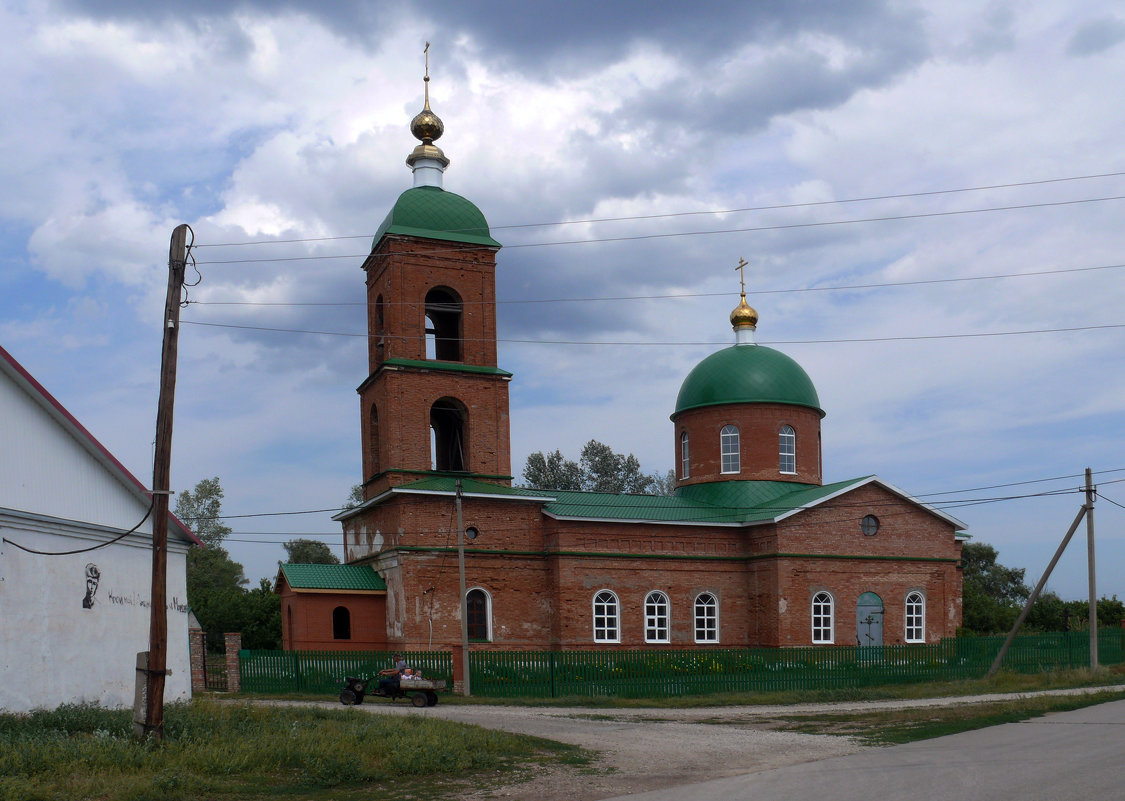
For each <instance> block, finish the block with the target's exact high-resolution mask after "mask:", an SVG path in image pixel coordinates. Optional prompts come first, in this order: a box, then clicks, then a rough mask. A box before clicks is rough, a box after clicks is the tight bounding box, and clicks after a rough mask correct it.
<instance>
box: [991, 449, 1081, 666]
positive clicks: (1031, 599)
mask: <svg viewBox="0 0 1125 801" xmlns="http://www.w3.org/2000/svg"><path fill="white" fill-rule="evenodd" d="M1091 476H1092V474H1091V472H1090V468H1088V467H1087V468H1086V489H1085V491H1086V502H1085V503H1083V504H1082V508H1081V509H1079V510H1078V515H1077V516H1076V517H1075V518H1074V522H1073V523H1071V524H1070V528H1069V529H1067V532H1066V536H1065V537H1063V541H1062V542H1061V543H1059V547H1058V550H1056V551H1055V555H1054V556H1053V557H1051V563H1050V564H1049V565H1047V569H1046V570H1044V571H1043V577H1042V578H1040V579H1039V583H1038V584H1036V585H1035V589H1034V590H1032V591H1031V595H1029V596H1028V598H1027V602H1026V603H1025V604H1024V605H1023V609H1021V610H1020V614H1019V617H1017V618H1016V622H1015V625H1014V626H1012V630H1011V631H1009V632H1008V637H1007V638H1006V639H1005V640H1004V644H1003V645H1002V646H1000V652H999V653H998V654H996V659H995V660H994V661H993V662H992V667H990V668H989V669H988V675H987V678H990V679H991V678H992V677H993V676H995V675H996V673H997V672H998V671H999V670H1000V665H1001V663H1003V661H1004V657H1005V656H1007V655H1008V649H1009V648H1011V646H1012V642H1013V641H1014V640H1015V639H1016V635H1017V634H1018V633H1019V630H1020V626H1022V625H1023V622H1024V621H1025V620H1027V616H1028V613H1030V612H1031V607H1033V606H1034V605H1035V602H1036V601H1037V600H1038V599H1039V593H1041V592H1042V591H1043V587H1045V586H1046V584H1047V579H1049V578H1050V577H1051V571H1052V570H1054V569H1055V565H1057V564H1058V563H1059V559H1060V558H1061V557H1062V555H1063V551H1065V550H1066V546H1067V545H1069V544H1070V538H1071V537H1073V536H1074V532H1075V531H1077V530H1078V524H1079V523H1081V522H1082V518H1083V517H1085V518H1086V537H1087V551H1088V554H1089V561H1090V669H1091V670H1095V669H1097V667H1098V618H1097V614H1098V612H1097V608H1098V607H1097V600H1096V598H1095V595H1096V590H1095V589H1094V487H1093V483H1092V479H1091Z"/></svg>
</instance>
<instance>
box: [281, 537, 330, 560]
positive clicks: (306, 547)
mask: <svg viewBox="0 0 1125 801" xmlns="http://www.w3.org/2000/svg"><path fill="white" fill-rule="evenodd" d="M285 554H286V557H287V558H286V560H285V561H286V562H288V563H289V564H300V565H338V564H340V560H339V559H337V558H336V554H334V553H332V549H331V548H329V547H328V546H327V545H326V544H325V543H323V542H320V541H319V540H309V539H304V538H301V537H298V538H297V539H292V540H289V542H287V543H285ZM278 564H280V562H279V563H278Z"/></svg>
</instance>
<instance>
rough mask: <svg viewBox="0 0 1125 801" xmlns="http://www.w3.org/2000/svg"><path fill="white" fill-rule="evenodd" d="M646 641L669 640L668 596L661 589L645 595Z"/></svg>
mask: <svg viewBox="0 0 1125 801" xmlns="http://www.w3.org/2000/svg"><path fill="white" fill-rule="evenodd" d="M645 642H668V596H667V595H665V594H664V593H662V592H660V591H659V590H653V591H652V592H650V593H649V594H648V595H646V596H645Z"/></svg>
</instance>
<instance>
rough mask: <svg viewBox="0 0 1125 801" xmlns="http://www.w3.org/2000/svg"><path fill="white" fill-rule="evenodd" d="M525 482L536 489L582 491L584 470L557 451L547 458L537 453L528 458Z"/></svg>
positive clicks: (540, 452) (539, 452) (524, 470)
mask: <svg viewBox="0 0 1125 801" xmlns="http://www.w3.org/2000/svg"><path fill="white" fill-rule="evenodd" d="M523 480H524V481H525V482H527V486H529V487H532V488H534V489H551V490H580V489H582V468H581V467H579V466H578V463H577V462H572V461H570V460H569V459H564V458H563V455H562V453H560V452H559V451H557V450H556V451H555V452H554V453H548V454H547V455H546V456H544V455H543V452H542V451H536V452H535V453H533V454H530V455H529V456H528V457H527V464H526V465H524V468H523Z"/></svg>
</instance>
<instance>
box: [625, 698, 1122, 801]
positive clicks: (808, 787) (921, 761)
mask: <svg viewBox="0 0 1125 801" xmlns="http://www.w3.org/2000/svg"><path fill="white" fill-rule="evenodd" d="M621 798H627V799H628V801H681V799H684V798H690V799H692V801H738V800H740V799H747V800H748V801H749V800H751V799H753V801H759V800H763V801H764V800H768V799H784V800H785V801H870V799H873V798H912V799H921V800H923V801H943V800H944V799H949V800H950V801H954V800H956V801H1074V799H1083V801H1086V800H1087V799H1089V801H1125V701H1112V702H1110V703H1107V704H1101V705H1099V706H1092V707H1087V708H1085V709H1078V710H1074V711H1072V712H1058V713H1054V714H1050V715H1046V716H1044V717H1041V718H1036V719H1034V720H1029V721H1025V722H1022V723H1008V724H1005V725H1002V726H993V727H991V728H987V729H980V730H978V731H973V732H965V733H963V734H954V735H950V736H948V737H939V738H937V739H933V740H925V741H922V742H916V743H910V744H908V745H900V746H894V747H891V748H879V749H873V750H868V751H863V752H860V753H857V754H851V755H849V756H843V757H836V758H834V759H826V760H822V761H818V762H809V763H805V764H800V765H792V766H789V767H783V768H778V769H775V770H768V771H763V772H760V773H751V774H746V775H741V776H733V777H730V778H725V779H716V780H714V781H708V782H703V783H698V784H691V785H681V786H679V787H675V788H671V789H668V790H657V791H654V792H647V793H640V794H635V795H629V796H622V797H621Z"/></svg>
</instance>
